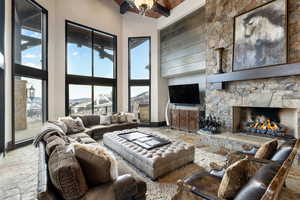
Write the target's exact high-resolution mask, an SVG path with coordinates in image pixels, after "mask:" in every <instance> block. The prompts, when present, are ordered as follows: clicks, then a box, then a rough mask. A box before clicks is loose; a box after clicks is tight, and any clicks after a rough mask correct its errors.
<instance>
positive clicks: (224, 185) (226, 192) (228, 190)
mask: <svg viewBox="0 0 300 200" xmlns="http://www.w3.org/2000/svg"><path fill="white" fill-rule="evenodd" d="M248 163H249V161H248V160H247V159H243V160H239V161H237V162H235V163H233V164H232V165H230V166H229V167H228V168H227V169H226V171H225V174H224V176H223V178H222V181H221V184H220V186H219V190H218V197H219V198H223V199H232V198H234V197H235V195H236V194H237V193H238V191H239V190H240V189H241V188H242V187H243V186H244V185H245V184H246V183H247V175H246V174H247V167H248Z"/></svg>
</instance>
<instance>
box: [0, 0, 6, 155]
mask: <svg viewBox="0 0 300 200" xmlns="http://www.w3.org/2000/svg"><path fill="white" fill-rule="evenodd" d="M4 8H5V1H0V110H1V113H0V156H1V153H3V152H4V145H5V141H4V138H5V130H4V126H5V120H4V110H5V106H4V97H5V93H4V88H5V86H4V83H5V81H4V20H5V9H4Z"/></svg>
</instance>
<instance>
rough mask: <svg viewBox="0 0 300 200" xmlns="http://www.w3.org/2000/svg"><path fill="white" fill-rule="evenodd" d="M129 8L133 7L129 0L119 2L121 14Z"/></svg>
mask: <svg viewBox="0 0 300 200" xmlns="http://www.w3.org/2000/svg"><path fill="white" fill-rule="evenodd" d="M130 8H134V5H133V4H132V2H131V1H130V0H124V1H123V2H122V3H121V4H120V13H121V14H122V15H123V14H125V13H126V12H127V11H128V10H129V9H130Z"/></svg>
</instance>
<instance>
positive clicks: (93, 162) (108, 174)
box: [74, 144, 118, 187]
mask: <svg viewBox="0 0 300 200" xmlns="http://www.w3.org/2000/svg"><path fill="white" fill-rule="evenodd" d="M74 150H75V156H76V158H77V160H78V162H79V163H80V166H81V168H82V171H83V173H84V176H85V178H86V181H87V183H88V185H89V186H91V187H93V186H97V185H99V184H103V183H108V182H111V181H113V180H115V179H116V178H117V177H118V169H117V161H116V159H115V157H114V156H113V155H112V154H110V153H109V152H107V151H106V150H104V148H102V147H100V146H99V145H87V144H85V145H84V144H75V145H74Z"/></svg>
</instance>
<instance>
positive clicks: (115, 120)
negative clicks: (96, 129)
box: [111, 113, 119, 124]
mask: <svg viewBox="0 0 300 200" xmlns="http://www.w3.org/2000/svg"><path fill="white" fill-rule="evenodd" d="M111 123H113V124H117V123H119V113H116V114H113V115H112V116H111Z"/></svg>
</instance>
